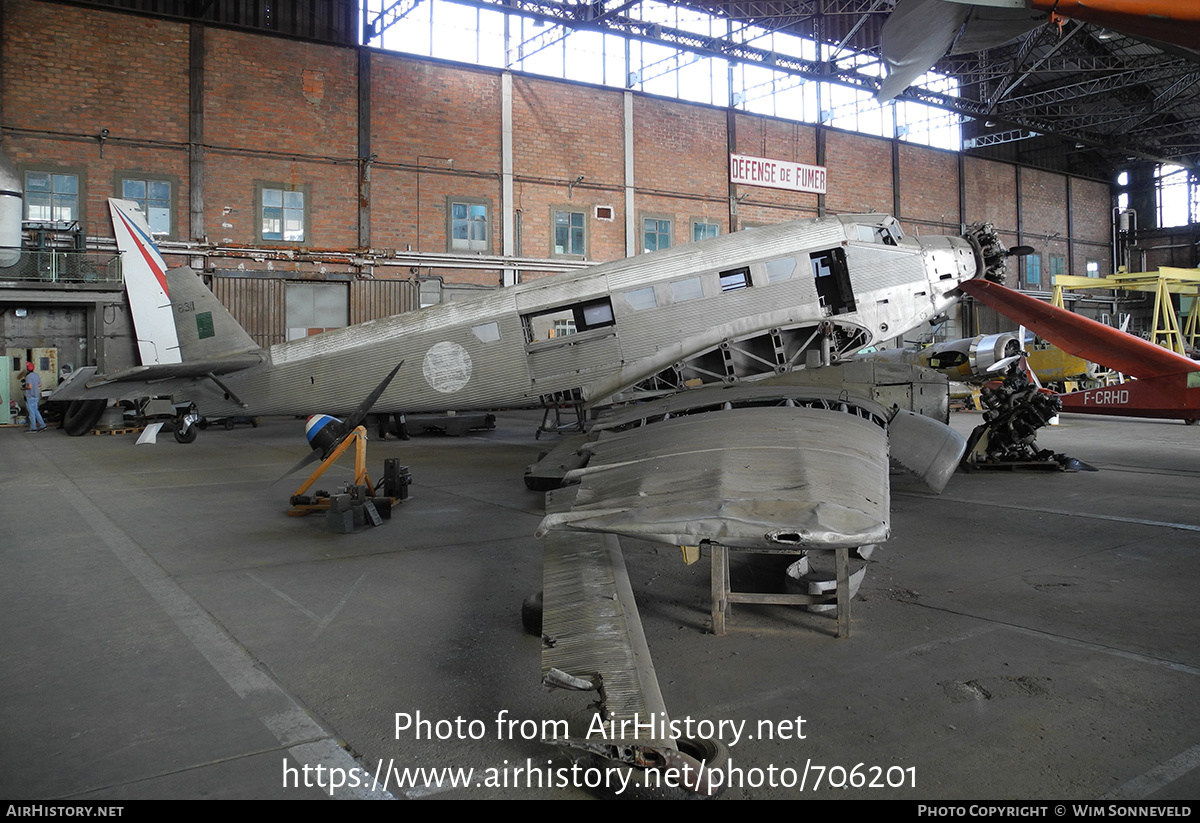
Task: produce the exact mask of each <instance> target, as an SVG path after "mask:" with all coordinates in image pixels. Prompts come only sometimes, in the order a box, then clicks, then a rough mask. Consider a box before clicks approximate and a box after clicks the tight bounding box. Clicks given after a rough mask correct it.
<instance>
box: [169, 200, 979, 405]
mask: <svg viewBox="0 0 1200 823" xmlns="http://www.w3.org/2000/svg"><path fill="white" fill-rule="evenodd" d="M884 220H888V221H890V220H891V218H886V217H885V216H884V215H855V216H845V215H843V216H840V217H831V218H816V219H812V220H805V221H799V222H795V223H787V224H781V225H778V226H769V227H763V228H757V229H752V230H749V231H743V232H737V233H734V234H729V235H726V236H723V237H718V238H713V239H711V240H705V241H701V242H697V243H691V244H688V245H686V246H681V247H677V248H673V249H667V250H664V251H661V252H656V253H654V254H647V255H641V256H638V257H633V258H628V259H624V260H618V261H615V262H612V263H605V264H601V265H597V266H594V267H591V268H588V269H583V270H579V271H576V272H572V273H567V274H560V275H556V276H553V277H548V278H545V279H542V280H538V281H534V282H530V283H525V284H522V285H519V286H515V287H511V288H506V289H502V290H499V291H497V292H495V293H493V294H489V295H486V296H483V297H480V298H477V299H474V300H470V301H462V302H454V303H448V304H444V305H440V306H435V307H431V308H427V309H422V310H420V311H415V312H410V313H407V314H401V315H396V316H393V317H389V318H386V319H382V320H375V321H371V322H367V323H362V324H359V325H355V326H350V327H347V328H344V329H338V330H335V331H330V332H326V333H324V334H319V335H316V336H313V337H309V338H304V339H301V340H294V341H289V342H287V343H282V344H278V345H275V346H272V347H271V348H270V349H269V350H267V358H266V362H265V363H264V364H263V365H262V366H259V367H256V368H254V369H251V370H248V371H246V372H243V373H240V374H237V375H230V376H229V377H228V378H227V380H226V385H227V387H228V388H229V390H230V391H231V392H232V394H233V395H236V396H237V397H238V398H240V399H241V400H242V401H244V402H245V404H246V408H247V409H248V410H249V411H251V412H252V413H255V414H309V413H315V412H329V413H335V414H336V413H343V412H346V411H348V410H349V409H351V408H353V407H354V406H355V405H356V404H357V403H358V402H360V401H361V399H362V398H363V397H364V396H365V395H366V394H367V393H368V392H369V391H370V389H371V388H372V387H373V386H375V385H376V384H378V382H379V381H380V380H381V379H382V378H383V377H384V376H385V375H386V374H387V373H388V372H389V371H390V370H391V369H392V367H393V366H395V364H396V363H397V362H399V361H400V360H403V361H404V366H403V368H401V370H400V372H399V374H398V375H397V376H396V378H395V380H393V381H392V384H391V385H390V387H389V388H388V390H387V391H386V393H385V394H384V395H383V396H382V398H381V399H380V400H379V402H378V403H377V404H376V405H375V407H374V408H375V410H377V411H406V412H417V411H431V410H446V409H455V410H468V409H487V408H500V407H520V406H534V405H538V404H539V403H540V399H541V398H542V397H544V396H547V395H553V394H555V393H561V392H575V393H577V396H579V397H581V398H582V399H583V400H584V401H585V402H595V401H597V400H600V399H603V398H605V397H607V396H609V395H610V394H612V393H613V392H614V391H617V390H619V389H621V388H624V387H626V386H628V385H631V384H632V383H634V382H636V381H638V380H640V379H643V378H646V377H648V376H650V375H653V374H655V373H656V372H658V371H660V370H661V369H663V368H665V367H668V366H670V365H671V364H673V363H674V362H676V361H678V360H680V359H681V358H684V357H687V356H689V355H692V354H695V353H697V352H701V351H705V350H707V349H710V348H712V347H714V346H717V345H720V344H721V343H722V341H725V340H737V339H741V338H744V337H746V336H748V335H753V334H756V333H760V332H762V331H764V330H769V329H775V328H788V327H796V326H803V325H806V324H809V325H814V326H815V325H816V324H818V323H820V322H821V321H823V320H831V321H834V322H836V323H837V324H839V325H842V326H846V327H851V328H857V329H861V330H862V331H863V332H864V333H865V339H866V341H867V344H869V343H870V342H873V341H874V340H877V339H883V338H890V337H893V336H895V335H897V334H902V333H904V332H905V331H907V330H908V329H910V328H912V327H914V326H916V325H918V324H919V323H921V322H923V321H925V320H928V319H930V318H931V317H933V316H935V315H937V314H939V313H941V312H942V311H944V310H945V309H946V308H947V307H948V306H949V305H950V304H951V303H952V302H954V300H955V297H956V295H955V294H954V290H955V288H956V287H957V286H958V285H959V283H961V282H962V281H964V280H967V279H970V278H972V277H974V276H975V275H976V267H977V263H976V257H975V253H974V251H973V249H972V246H971V245H970V244H969V243H968V242H967V241H966V240H964V239H962V238H959V237H944V236H933V237H925V238H905V239H902V240H900V241H899V243H898V244H890V245H889V244H885V243H882V242H862V241H860V240H859V239H858V238H859V237H863V236H870V235H871V231H870V230H869V228H868V227H870V226H876V225H880V224H881V221H884ZM892 223H893V224H894V221H892ZM837 250H840V251H837ZM835 258H837V259H840V260H844V262H845V267H844V271H845V272H846V273H847V274H848V281H849V289H848V290H844V291H843V293H842V294H841V295H840V296H838V297H835V298H833V300H832V302H833V305H832V306H831V305H830V303H831V300H830V299H829V297H828V288H829V287H828V285H823V286H822V291H823V294H819V293H818V283H817V278H816V277H815V275H814V270H815V269H814V266H816V268H818V269H819V268H820V267H821V261H826V262H828V261H829V260H831V259H835ZM741 269H745V272H744V279H743V277H742V274H743V273H742V272H740V271H739V270H741ZM731 272H732V274H731ZM731 285H732V286H733V288H730V286H731ZM851 290H852V295H853V296H852V298H851V299H849V300H847V292H848V291H851ZM823 304H824V305H823ZM553 310H563V311H567V310H575V317H576V318H577V319H580V320H582V323H581V325H582V328H580V330H579V331H578V332H577V333H574V334H567V335H562V336H558V337H552V338H550V339H543V340H532V341H531V340H530V339H529V337H530V335H531V332H530V329H531V328H533V330H534V331H533V333H538V332H537V326H538V323H537V322H535V321H534V319H533V318H534V316H535V315H543V317H542V319H543V320H545V319H546V318H547V317H549V315H547V314H546V313H548V312H551V311H553ZM609 312H610V314H609ZM564 316H569V315H564ZM577 327H578V326H577ZM864 345H865V344H864ZM180 395H186V396H187V399H190V400H192V401H194V402H195V403H196V404H197V406H198V407H199V408H200V410H201V411H202V412H203V413H204V414H208V415H221V414H229V413H235V412H237V411H238V410H239V408H241V407H239V406H237V405H236V404H234V403H233V402H232V401H231V400H229V399H228V398H227V397H225V396H224V393H223V392H222V390H221V389H219V388H218V387H217V386H215V385H213V384H212V383H211V382H210V381H200V382H197V383H195V384H194V385H193V386H191V387H189V389H188V390H187V391H186V392H180Z"/></svg>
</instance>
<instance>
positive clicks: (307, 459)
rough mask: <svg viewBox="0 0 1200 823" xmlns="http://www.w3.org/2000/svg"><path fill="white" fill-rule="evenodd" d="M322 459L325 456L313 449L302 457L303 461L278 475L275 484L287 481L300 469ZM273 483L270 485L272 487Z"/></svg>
mask: <svg viewBox="0 0 1200 823" xmlns="http://www.w3.org/2000/svg"><path fill="white" fill-rule="evenodd" d="M324 457H325V455H323V454H321V452H319V451H317V450H316V449H313V450H312V451H310V452H309V453H308V454H306V455H304V459H303V460H301V461H300V462H299V463H297V464H296V465H294V466H292V467H291V468H290V469H288V470H287V471H285V472H284V473H283V474H281V475H279V477H277V478H276V479H275V483H279V482H280V481H282V480H286V479H288V478H289V477H291V476H292V475H293V474H295V473H296V472H298V471H300V470H301V469H302V468H304V467H305V466H307V465H308V464H309V463H315V462H317V461H318V460H323V459H324ZM275 483H272V484H271V485H272V486H274V485H275Z"/></svg>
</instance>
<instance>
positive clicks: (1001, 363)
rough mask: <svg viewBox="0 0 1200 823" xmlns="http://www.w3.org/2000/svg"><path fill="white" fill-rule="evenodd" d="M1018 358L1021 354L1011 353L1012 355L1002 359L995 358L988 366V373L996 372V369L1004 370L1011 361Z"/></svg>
mask: <svg viewBox="0 0 1200 823" xmlns="http://www.w3.org/2000/svg"><path fill="white" fill-rule="evenodd" d="M1020 359H1021V355H1019V354H1013V355H1010V356H1008V357H1005V358H1003V359H1002V360H997V361H996V362H995V363H993V364H992V365H990V366H988V370H987V371H988V374H991V373H992V372H996V371H1004V370H1005V369H1007V368H1008V367H1009V366H1011V365H1012V364H1013V363H1016V362H1017V361H1018V360H1020Z"/></svg>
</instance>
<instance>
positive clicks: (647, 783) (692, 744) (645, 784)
mask: <svg viewBox="0 0 1200 823" xmlns="http://www.w3.org/2000/svg"><path fill="white" fill-rule="evenodd" d="M675 744H676V745H677V746H678V747H679V750H680V751H681V752H683V753H684V754H688V755H691V756H692V757H694V758H696V759H697V760H699V761H700V762H701V763H703V764H704V767H705V768H706V769H714V770H720V771H721V777H722V783H721V785H720V786H718V787H717V790H716V793H714V794H711V795H707V794H697V793H696V792H693V791H691V790H690V789H687V788H684V787H683V786H673V787H672V786H665V785H662V784H661V783H660V781H658V780H647V775H646V771H647V770H646V769H635V768H633V767H632V766H625V765H624V764H621V763H614V762H613V761H612V760H609V759H607V758H603V757H594V758H593V761H594V765H595V766H597V767H598V768H610V769H611V768H627V769H629V770H630V771H631V772H633V774H631V775H629V782H628V786H627V788H626V789H625V791H624V792H622V793H621V794H616V793H615V792H609V791H606V789H605V787H604V786H603V785H602V786H601V788H599V789H598V790H597V791H598V792H599V793H600V794H602V795H604V796H606V797H611V798H613V799H619V800H716V799H717V798H718V797H720V796H721V795H722V794H724V793H725V788H726V786H725V783H724V782H723V779H724V778H725V776H726V775H725V774H724V770H725V767H726V766H727V765H728V764H729V747H728V746H726V745H725V744H724V743H722V742H721V741H720V740H714V739H712V738H710V737H696V738H690V737H681V738H679V739H678V740H676V741H675ZM620 785H624V784H621V783H620V782H618V787H619V786H620ZM614 788H615V787H614Z"/></svg>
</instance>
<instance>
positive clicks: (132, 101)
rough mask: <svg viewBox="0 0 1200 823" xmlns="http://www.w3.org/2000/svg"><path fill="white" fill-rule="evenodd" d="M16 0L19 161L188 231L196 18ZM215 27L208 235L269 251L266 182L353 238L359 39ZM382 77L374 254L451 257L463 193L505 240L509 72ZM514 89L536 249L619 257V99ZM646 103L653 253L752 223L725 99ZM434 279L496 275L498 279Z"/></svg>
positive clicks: (574, 88) (520, 164)
mask: <svg viewBox="0 0 1200 823" xmlns="http://www.w3.org/2000/svg"><path fill="white" fill-rule="evenodd" d="M0 9H2V10H3V14H4V21H3V37H4V40H3V44H2V50H0V60H2V61H3V65H2V71H3V74H2V76H3V78H4V83H3V88H0V95H2V104H3V112H4V122H3V123H2V124H0V125H3V127H4V129H5V130H4V132H3V145H4V151H5V153H6V154H7V155H8V156H9V157H10V158H11V159H12V160H13V161H14V162H16V163H17V164H18V165H20V166H22V167H24V168H29V167H31V166H37V167H39V168H51V169H60V168H61V169H68V170H75V171H77V172H78V173H79V174H80V175H81V182H82V201H81V210H82V213H83V218H84V223H85V227H86V230H87V231H88V233H89V234H91V235H93V236H96V235H99V236H105V235H107V236H111V227H110V226H109V218H108V213H107V209H106V208H105V202H104V201H105V198H107V197H109V196H111V195H112V194H113V193H114V191H115V189H116V181H117V179H118V175H119V174H121V173H143V174H158V175H162V176H164V177H167V178H169V179H172V180H173V181H175V186H174V190H173V196H174V203H173V206H174V210H175V216H176V222H177V224H178V225H179V227H180V232H179V236H180V237H181V238H186V237H187V225H188V204H189V201H188V198H189V194H190V186H189V167H188V145H187V141H188V122H189V118H188V70H189V46H188V37H189V29H188V26H186V25H183V24H178V23H172V22H163V21H156V20H151V19H147V18H142V17H137V16H132V15H123V14H120V13H117V12H105V11H97V10H91V9H85V8H80V7H76V6H72V5H59V4H53V3H44V2H36V0H6V2H5V3H4V4H3V5H2V6H0ZM204 38H205V56H204V60H205V65H204V70H205V87H204V117H205V122H204V127H205V143H206V145H207V146H208V148H207V149H206V151H205V179H204V203H205V214H204V232H205V234H206V235H207V238H208V240H209V241H210V242H212V243H217V244H226V245H243V246H251V247H253V246H257V245H260V243H261V244H263V245H273V244H271V243H269V242H266V243H264V242H263V241H260V240H259V230H260V228H261V219H262V216H261V214H260V213H259V211H258V209H259V207H260V206H259V204H258V203H257V202H256V185H258V184H261V183H275V184H280V185H284V186H288V187H297V188H301V189H302V190H303V191H304V192H305V193H306V200H307V206H308V209H309V225H308V227H307V229H306V238H305V241H304V243H303V244H302V246H303V247H305V248H311V249H324V250H333V251H338V252H342V253H344V252H347V251H355V250H357V249H358V238H359V226H358V221H359V210H358V209H359V204H360V201H359V187H358V176H359V161H358V145H357V141H358V136H357V129H358V54H357V52H356V51H355V50H353V49H348V48H341V47H336V46H328V45H317V44H312V43H307V42H300V41H292V40H287V39H284V38H278V37H269V36H264V35H256V34H249V33H245V32H235V31H228V30H223V29H217V28H206V29H205V30H204ZM66 44H70V47H69V48H68V47H67V46H66ZM369 70H370V73H371V104H372V105H371V112H370V122H371V134H370V139H371V152H372V153H374V155H375V160H374V162H373V163H372V165H371V168H370V177H371V186H370V193H369V194H370V196H369V200H368V201H367V205H369V212H370V227H369V228H370V238H371V245H372V247H373V248H374V249H377V250H388V249H395V250H400V251H403V250H405V249H409V248H411V249H413V250H417V249H419V250H421V251H423V252H439V253H444V252H446V251H447V250H448V248H449V246H448V239H447V206H448V203H450V202H452V200H453V198H471V199H473V200H478V201H482V202H483V203H485V204H486V205H487V206H488V208H489V212H488V216H489V221H488V222H489V244H488V248H487V249H486V250H485V253H490V254H500V253H501V251H502V248H503V247H502V242H501V231H502V228H501V227H502V214H503V211H502V209H503V205H504V204H503V203H502V202H501V197H502V191H501V179H500V177H501V119H502V118H501V113H502V91H501V90H502V75H501V73H500V72H498V71H495V70H488V69H476V68H470V67H465V66H461V65H454V64H449V63H443V62H438V61H430V60H421V59H416V58H411V57H404V56H400V55H394V54H386V53H382V52H371V53H370V57H369ZM512 87H513V121H514V131H513V140H514V163H515V180H514V206H515V208H516V209H518V210H519V216H520V227H521V247H520V250H519V251H520V253H521V254H522V255H524V256H529V257H548V256H550V255H551V251H552V240H553V226H552V221H553V214H554V212H555V211H556V210H570V211H574V210H576V209H578V210H580V211H583V213H584V214H585V215H586V221H587V231H588V241H587V257H588V259H590V260H597V261H601V260H610V259H614V258H618V257H621V256H623V255H624V252H625V247H626V238H625V230H626V229H625V227H626V214H625V200H624V189H623V186H624V160H625V158H624V101H623V94H624V93H623V92H622V91H621V90H619V89H607V88H598V87H594V86H587V85H582V84H573V83H565V82H560V81H553V80H549V79H541V78H534V77H525V76H519V75H518V76H514V78H513V82H512ZM632 108H633V125H634V137H633V160H634V172H635V177H636V203H635V206H634V211H635V214H634V215H633V217H634V218H635V225H636V226H637V231H638V235H639V236H638V238H637V241H638V247H639V248H640V243H641V237H640V235H641V227H642V219H643V218H644V217H660V218H666V219H670V220H671V221H672V237H671V242H672V244H673V245H678V244H680V243H684V242H689V241H690V240H691V238H692V223H693V222H696V221H702V222H706V223H713V222H715V223H717V224H718V226H719V227H720V231H721V232H726V231H729V230H731V229H732V228H736V227H737V226H731V225H730V200H729V195H730V191H729V182H728V151H729V143H730V139H729V134H728V123H729V122H730V115H729V114H728V112H726V111H725V110H723V109H719V108H715V107H712V106H703V105H694V104H689V103H683V102H679V101H674V100H665V99H661V98H656V97H651V96H647V95H642V94H638V95H635V96H634V98H633V107H632ZM732 121H733V123H734V138H735V139H734V141H733V142H734V145H735V151H736V152H737V153H741V154H747V155H752V156H760V157H768V158H774V159H784V160H791V161H795V162H801V163H814V162H816V157H817V153H816V129H815V127H813V126H811V125H804V124H799V123H793V122H789V121H784V120H778V119H775V118H770V117H762V116H757V115H750V114H745V113H736V114H734V115H733V116H732ZM102 128H108V129H110V132H111V137H110V139H109V140H108V141H107V142H106V143H105V144H104V146H103V147H101V145H100V142H99V140H98V139H97V137H98V135H99V133H100V129H102ZM825 145H826V160H825V162H826V165H827V166H828V169H829V192H828V195H827V196H826V198H825V206H826V210H827V211H828V212H829V213H839V212H859V211H867V210H872V209H874V210H876V211H879V212H885V213H889V212H891V211H892V210H893V208H894V195H893V173H892V155H893V143H892V142H891V141H889V140H884V139H879V138H873V137H867V136H861V135H855V134H850V133H846V132H841V131H837V130H833V129H827V130H826V131H825ZM896 151H897V153H898V158H899V163H898V176H899V198H900V212H901V214H900V216H901V218H902V220H903V221H904V222H905V224H906V226H909V227H914V226H915V227H916V228H918V229H920V230H922V231H925V232H928V231H938V230H950V229H952V227H953V226H954V225H956V224H957V221H958V206H959V203H958V198H959V194H958V169H957V165H958V157H957V155H956V154H954V153H950V152H944V151H939V150H936V149H928V148H924V147H920V146H912V145H907V144H903V143H902V144H900V145H899V146H898V147H897V149H896ZM964 169H965V175H964V180H963V190H964V192H965V204H964V205H965V212H966V217H967V221H968V222H974V221H977V220H990V221H992V222H994V223H995V224H996V225H997V227H998V228H999V229H1000V230H1001V232H1002V233H1003V237H1004V239H1005V240H1006V241H1007V242H1010V243H1015V242H1016V236H1015V231H1016V228H1017V225H1018V221H1017V212H1016V199H1017V197H1016V184H1015V174H1016V167H1015V166H1012V165H1009V164H1005V163H999V162H994V161H988V160H980V159H977V158H971V157H968V158H965V160H964ZM1021 174H1022V189H1023V194H1024V197H1025V203H1024V204H1023V208H1022V220H1023V225H1024V229H1025V231H1026V233H1027V234H1030V235H1033V236H1036V235H1041V236H1043V238H1044V239H1043V242H1042V245H1043V246H1044V247H1045V249H1051V250H1057V249H1058V248H1059V247H1060V246H1059V245H1056V244H1062V243H1064V242H1065V241H1066V235H1067V232H1068V229H1067V221H1066V211H1065V201H1066V184H1067V178H1066V177H1065V176H1063V175H1060V174H1053V173H1049V172H1040V171H1033V170H1023V171H1021ZM581 175H582V177H583V180H582V181H580V182H579V183H578V184H574V181H575V180H576V179H577V178H578V177H580V176H581ZM734 194H735V196H736V197H739V198H744V199H742V200H741V201H740V202H739V203H738V205H737V206H736V210H737V220H738V223H739V225H747V224H749V225H757V224H763V223H777V222H780V221H782V220H787V219H793V218H796V217H809V216H812V215H814V214H815V213H816V210H817V202H818V198H817V196H816V195H812V194H802V193H796V192H787V191H780V190H774V189H767V188H759V187H752V186H739V187H737V189H736V191H735V192H734ZM1071 202H1072V204H1073V206H1074V217H1073V226H1072V231H1073V234H1074V242H1075V243H1076V247H1075V248H1074V250H1073V251H1074V253H1073V258H1074V260H1075V263H1076V265H1075V269H1076V271H1077V272H1078V271H1079V267H1080V266H1081V265H1083V260H1084V258H1085V257H1091V256H1092V254H1093V252H1096V253H1098V250H1101V249H1106V248H1107V242H1108V233H1109V226H1108V224H1109V215H1108V210H1109V195H1108V187H1107V185H1105V184H1103V183H1096V182H1094V181H1084V180H1074V181H1073V182H1072V188H1071ZM596 206H606V207H612V210H613V219H612V221H611V222H610V221H601V220H597V219H596V218H595V207H596ZM1055 233H1058V235H1059V236H1058V237H1057V238H1055V237H1052V235H1054V234H1055ZM276 245H280V244H276ZM282 245H286V244H282ZM1085 246H1086V248H1085ZM1085 252H1086V254H1085ZM1042 253H1043V254H1051V253H1054V254H1057V253H1058V252H1057V251H1053V252H1051V251H1047V250H1043V251H1042ZM242 259H243V261H244V260H245V258H242ZM213 265H214V267H220V268H223V269H230V268H232V269H236V268H237V266H238V262H237V258H234V257H230V258H228V259H226V260H221V261H214V263H213ZM246 265H247V268H249V267H250V264H246ZM322 265H324V266H325V267H326V268H327V270H344V269H345V268H347V267H346V265H344V264H343V265H337V264H333V263H329V262H325V263H320V262H315V263H311V264H310V263H299V262H295V263H293V262H287V261H277V262H274V263H272V267H273V269H274V270H277V271H279V270H283V271H290V272H294V273H304V272H307V273H312V272H319V270H320V267H321V266H322ZM255 266H256V267H258V268H262V267H261V266H258V265H257V264H255ZM389 271H396V269H389ZM401 271H402V272H403V273H404V274H406V275H407V274H408V271H407V269H402V270H401ZM421 274H422V275H426V274H437V275H440V276H443V277H445V278H446V279H447V280H449V281H455V282H463V283H475V284H489V285H490V284H495V283H497V282H498V281H499V272H498V271H482V272H481V271H470V270H444V269H438V270H429V271H424V270H423V271H422V272H421ZM535 276H538V275H533V274H529V275H527V277H528V278H529V279H532V278H533V277H535Z"/></svg>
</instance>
